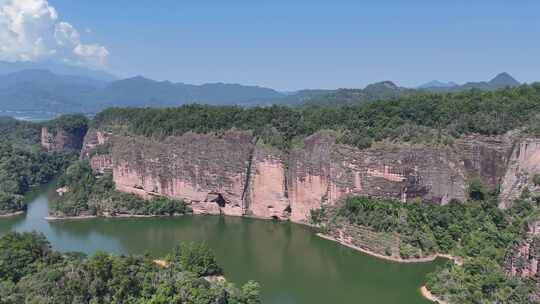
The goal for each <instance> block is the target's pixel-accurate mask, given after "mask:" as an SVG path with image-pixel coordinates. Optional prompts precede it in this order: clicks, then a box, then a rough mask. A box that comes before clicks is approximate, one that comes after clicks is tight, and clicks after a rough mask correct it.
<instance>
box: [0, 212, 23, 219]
mask: <svg viewBox="0 0 540 304" xmlns="http://www.w3.org/2000/svg"><path fill="white" fill-rule="evenodd" d="M25 212H26V211H24V210H21V211H15V212H12V213H6V214H0V218H8V217H13V216H17V215H21V214H24V213H25Z"/></svg>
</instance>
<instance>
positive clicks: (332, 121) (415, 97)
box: [93, 83, 540, 148]
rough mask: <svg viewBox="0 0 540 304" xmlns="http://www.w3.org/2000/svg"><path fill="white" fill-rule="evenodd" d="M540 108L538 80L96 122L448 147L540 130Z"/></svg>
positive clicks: (108, 115) (113, 112)
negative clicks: (331, 133) (323, 134)
mask: <svg viewBox="0 0 540 304" xmlns="http://www.w3.org/2000/svg"><path fill="white" fill-rule="evenodd" d="M539 113H540V83H535V84H532V85H522V86H519V87H515V88H506V89H502V90H498V91H489V92H486V91H480V90H474V89H473V90H469V91H465V92H460V93H446V94H436V93H427V92H421V93H416V94H407V95H405V96H402V97H399V98H394V99H389V100H379V101H373V102H367V103H361V104H356V105H347V106H342V107H333V106H305V107H299V108H291V107H285V106H276V105H274V106H271V107H255V108H241V107H236V106H221V107H215V106H205V105H185V106H182V107H178V108H110V109H107V110H105V111H103V112H101V113H99V114H97V116H96V117H95V119H94V121H93V124H94V126H95V127H97V128H105V129H107V128H113V127H122V128H123V129H124V130H125V131H127V132H129V133H132V134H137V135H142V136H147V137H158V138H160V137H166V136H176V135H182V134H184V133H186V132H196V133H209V132H218V133H219V132H222V131H224V130H230V129H239V130H251V131H253V132H254V134H255V135H258V136H260V137H261V138H262V139H266V140H267V141H269V142H272V143H273V144H275V145H277V146H279V147H280V148H289V147H290V145H291V142H292V141H293V139H294V138H296V137H306V136H309V135H311V134H313V133H315V132H317V131H319V130H324V129H330V130H336V131H338V134H340V135H339V136H338V138H337V139H338V142H340V143H344V144H350V145H353V146H357V147H360V148H365V147H369V146H370V145H371V143H372V142H374V141H381V140H392V141H409V142H426V141H427V142H436V143H443V144H444V143H448V142H449V141H451V138H452V137H459V136H460V135H462V134H468V133H478V134H483V135H499V134H504V133H506V132H508V131H510V130H513V129H516V128H520V127H524V126H528V129H529V130H531V131H534V132H536V131H537V130H540V128H539V127H538V126H536V125H538V122H540V120H539V119H538V118H537V115H538V114H539ZM270 138H271V139H272V140H269V139H270ZM276 138H278V139H279V140H276Z"/></svg>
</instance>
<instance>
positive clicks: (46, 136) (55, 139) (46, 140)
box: [41, 127, 84, 152]
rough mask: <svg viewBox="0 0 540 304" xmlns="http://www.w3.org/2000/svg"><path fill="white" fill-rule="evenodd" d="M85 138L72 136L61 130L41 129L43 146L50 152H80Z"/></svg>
mask: <svg viewBox="0 0 540 304" xmlns="http://www.w3.org/2000/svg"><path fill="white" fill-rule="evenodd" d="M83 139H84V136H80V135H76V134H70V133H68V132H66V131H65V130H63V129H61V128H54V129H49V128H48V127H42V128H41V146H42V147H43V148H44V149H45V150H47V151H49V152H61V151H79V150H80V149H81V147H82V145H83Z"/></svg>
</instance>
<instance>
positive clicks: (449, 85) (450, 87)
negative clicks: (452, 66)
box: [418, 73, 520, 92]
mask: <svg viewBox="0 0 540 304" xmlns="http://www.w3.org/2000/svg"><path fill="white" fill-rule="evenodd" d="M519 85H520V83H519V82H518V81H517V80H515V79H514V78H513V77H512V76H510V74H508V73H500V74H498V75H497V76H495V78H493V79H491V80H490V81H480V82H467V83H465V84H463V85H458V84H456V83H455V82H446V83H445V82H440V81H437V80H434V81H431V82H428V83H426V84H423V85H421V86H419V87H418V89H421V90H426V91H431V92H459V91H464V90H470V89H479V90H484V91H493V90H498V89H503V88H506V87H515V86H519Z"/></svg>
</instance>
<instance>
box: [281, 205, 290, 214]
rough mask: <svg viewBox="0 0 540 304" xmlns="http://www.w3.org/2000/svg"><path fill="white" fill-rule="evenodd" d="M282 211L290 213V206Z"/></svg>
mask: <svg viewBox="0 0 540 304" xmlns="http://www.w3.org/2000/svg"><path fill="white" fill-rule="evenodd" d="M283 211H284V212H287V213H291V212H292V209H291V205H289V206H287V208H285V210H283Z"/></svg>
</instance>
